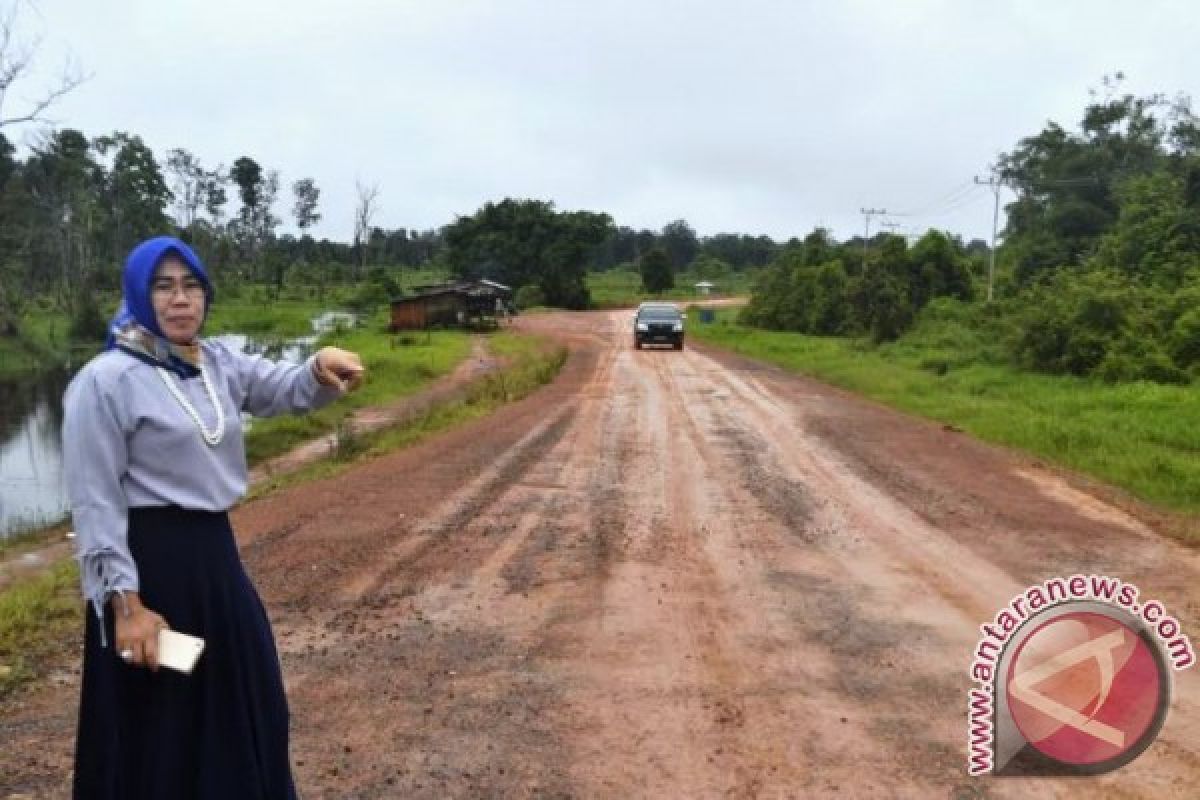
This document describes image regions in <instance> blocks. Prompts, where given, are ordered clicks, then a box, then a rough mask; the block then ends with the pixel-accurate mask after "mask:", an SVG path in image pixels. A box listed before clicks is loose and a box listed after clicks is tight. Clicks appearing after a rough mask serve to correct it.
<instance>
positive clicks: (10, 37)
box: [0, 2, 85, 129]
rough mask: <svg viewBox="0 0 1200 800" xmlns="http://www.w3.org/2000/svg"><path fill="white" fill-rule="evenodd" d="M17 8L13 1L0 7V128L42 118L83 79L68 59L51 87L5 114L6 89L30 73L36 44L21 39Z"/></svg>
mask: <svg viewBox="0 0 1200 800" xmlns="http://www.w3.org/2000/svg"><path fill="white" fill-rule="evenodd" d="M19 8H20V6H19V4H18V3H15V2H14V3H12V4H11V5H10V6H8V8H6V9H0V129H2V128H5V127H9V126H14V125H21V124H23V123H27V122H45V121H46V120H45V113H46V111H48V110H49V109H50V108H51V106H53V105H54V104H55V103H57V102H58V101H59V100H61V99H62V98H63V97H64V96H66V95H67V94H69V93H70V92H71V91H72V90H74V89H75V88H76V87H78V86H79V85H80V84H81V83H83V81H84V80H85V78H84V75H83V74H82V72H80V70H79V68H78V66H75V65H72V64H69V63H68V64H67V65H66V66H64V68H63V71H62V74H61V75H60V76H59V78H58V80H57V81H56V82H54V83H53V84H52V85H51V86H50V88H48V89H46V90H44V91H43V92H42V93H41V94H40V95H37V96H36V97H35V98H34V99H33V100H30V101H28V102H27V103H26V104H25V105H24V106H23V107H22V108H21V109H19V110H17V111H13V112H9V116H5V101H6V100H7V99H8V94H9V92H10V91H12V89H13V87H15V86H16V85H17V84H19V83H21V82H22V81H24V80H25V79H26V78H28V77H29V75H30V72H31V71H32V70H33V66H34V57H35V56H36V54H37V45H36V44H32V45H31V44H26V43H24V42H22V41H21V39H20V34H19V33H18V31H17V12H18V11H19Z"/></svg>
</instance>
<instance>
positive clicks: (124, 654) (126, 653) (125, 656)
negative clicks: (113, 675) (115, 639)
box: [119, 647, 133, 661]
mask: <svg viewBox="0 0 1200 800" xmlns="http://www.w3.org/2000/svg"><path fill="white" fill-rule="evenodd" d="M119 655H120V656H121V660H123V661H133V651H132V650H130V649H129V648H128V647H127V648H125V649H124V650H122V651H121V652H120V654H119Z"/></svg>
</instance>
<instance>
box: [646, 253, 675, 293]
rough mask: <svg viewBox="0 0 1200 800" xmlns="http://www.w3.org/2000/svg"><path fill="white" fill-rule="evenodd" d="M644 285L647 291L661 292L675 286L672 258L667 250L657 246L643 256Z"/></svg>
mask: <svg viewBox="0 0 1200 800" xmlns="http://www.w3.org/2000/svg"><path fill="white" fill-rule="evenodd" d="M641 273H642V286H644V287H645V288H646V291H648V292H653V293H654V294H659V293H660V292H664V291H666V290H667V289H673V288H675V273H674V271H672V269H671V259H670V257H669V256H668V255H667V251H666V250H665V249H663V248H661V247H655V248H654V249H653V250H651V251H650V252H648V253H646V255H644V256H642V262H641Z"/></svg>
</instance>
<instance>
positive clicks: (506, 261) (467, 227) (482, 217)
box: [443, 198, 613, 308]
mask: <svg viewBox="0 0 1200 800" xmlns="http://www.w3.org/2000/svg"><path fill="white" fill-rule="evenodd" d="M612 229H613V227H612V219H611V218H610V217H609V216H608V215H607V214H596V213H592V212H589V211H576V212H568V213H559V212H556V211H555V210H554V204H553V203H548V202H545V201H541V200H514V199H512V198H506V199H504V200H503V201H501V202H499V203H487V204H485V205H484V206H483V208H481V209H479V210H478V211H477V212H475V214H473V215H472V216H470V217H459V218H458V219H456V220H455V221H454V222H453V223H452V224H451V225H448V226H446V228H445V229H444V231H443V237H444V239H445V242H446V262H447V264H448V265H449V266H450V268H451V269H452V270H454V272H455V273H456V274H458V275H459V276H462V277H471V278H490V279H492V280H496V281H499V282H501V283H504V284H507V285H509V286H512V287H513V288H520V287H522V286H529V285H536V286H538V287H540V288H541V289H542V292H543V295H544V297H545V301H546V302H547V303H549V304H551V305H557V306H563V307H566V308H586V307H587V306H588V305H589V303H590V297H589V295H588V291H587V285H586V282H585V280H584V277H585V273H586V270H587V264H588V261H589V258H590V256H591V255H592V251H593V249H594V248H595V247H597V246H599V245H601V244H602V243H603V242H604V241H605V239H607V238H608V236H609V235H610V233H611V232H612Z"/></svg>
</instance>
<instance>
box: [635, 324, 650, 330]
mask: <svg viewBox="0 0 1200 800" xmlns="http://www.w3.org/2000/svg"><path fill="white" fill-rule="evenodd" d="M637 329H638V330H639V331H648V330H650V326H649V325H647V324H646V323H644V322H639V323H638V324H637Z"/></svg>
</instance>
